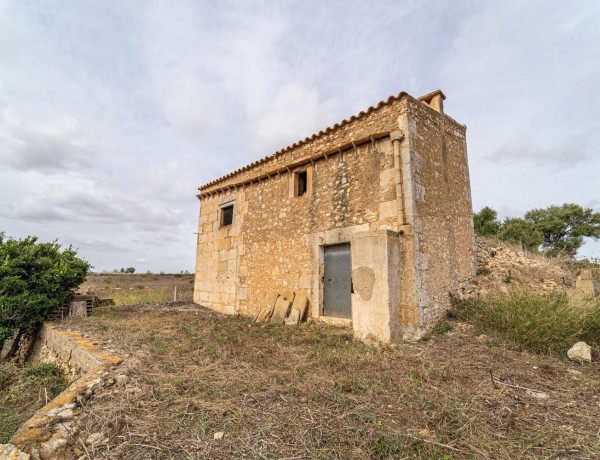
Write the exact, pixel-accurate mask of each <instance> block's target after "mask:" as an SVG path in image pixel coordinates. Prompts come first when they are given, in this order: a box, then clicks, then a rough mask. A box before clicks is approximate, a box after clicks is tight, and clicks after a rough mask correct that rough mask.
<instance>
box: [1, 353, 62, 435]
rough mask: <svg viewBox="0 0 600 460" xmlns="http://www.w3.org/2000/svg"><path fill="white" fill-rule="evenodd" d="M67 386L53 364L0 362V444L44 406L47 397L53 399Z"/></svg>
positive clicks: (58, 369) (60, 370) (60, 372)
mask: <svg viewBox="0 0 600 460" xmlns="http://www.w3.org/2000/svg"><path fill="white" fill-rule="evenodd" d="M67 384H68V382H67V379H66V378H65V374H64V372H63V371H62V369H60V368H59V367H57V366H54V365H52V364H45V363H39V364H34V365H30V364H28V365H25V366H17V365H15V364H13V363H0V443H6V442H8V440H9V439H10V437H11V436H12V435H13V433H14V432H15V431H16V429H17V428H18V427H19V426H20V425H21V424H22V423H23V422H25V421H26V420H27V419H28V418H29V417H31V416H32V415H33V414H34V413H35V411H36V410H38V409H40V408H41V407H42V406H44V405H45V404H46V402H47V400H46V396H47V397H48V399H52V398H54V397H55V396H57V395H58V394H59V393H60V392H61V391H63V390H64V389H65V388H66V387H67Z"/></svg>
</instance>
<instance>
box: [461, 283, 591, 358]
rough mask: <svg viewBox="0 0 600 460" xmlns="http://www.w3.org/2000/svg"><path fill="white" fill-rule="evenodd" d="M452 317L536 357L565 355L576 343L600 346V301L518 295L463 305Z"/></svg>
mask: <svg viewBox="0 0 600 460" xmlns="http://www.w3.org/2000/svg"><path fill="white" fill-rule="evenodd" d="M452 315H453V316H455V317H458V318H459V319H463V320H466V321H469V322H471V323H473V324H475V325H477V326H480V327H482V328H484V329H489V330H494V331H497V332H499V333H500V334H501V335H502V336H504V337H505V338H507V339H508V340H510V341H512V342H514V343H516V344H518V345H519V346H522V347H523V348H526V349H528V350H531V351H533V352H536V353H548V352H552V353H559V354H564V353H565V352H566V351H567V350H568V349H569V348H570V347H571V346H572V345H573V344H574V343H575V342H577V341H579V340H583V341H585V342H587V343H588V344H595V345H600V300H599V299H587V300H581V301H573V300H571V299H569V297H568V296H567V294H565V293H542V294H540V293H534V292H528V291H520V292H515V293H512V294H510V295H498V296H490V297H485V298H477V299H469V300H466V301H462V302H459V303H458V305H457V307H456V308H455V310H454V311H453V312H452Z"/></svg>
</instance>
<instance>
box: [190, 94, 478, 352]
mask: <svg viewBox="0 0 600 460" xmlns="http://www.w3.org/2000/svg"><path fill="white" fill-rule="evenodd" d="M442 100H443V94H441V92H434V93H431V94H430V95H427V96H425V97H423V98H421V100H417V99H414V98H412V97H411V96H409V95H407V94H405V93H401V94H400V95H399V96H398V97H394V98H390V99H388V101H386V102H382V103H380V104H379V105H378V106H377V107H376V108H373V107H371V108H369V110H367V111H366V112H361V113H360V114H359V115H358V116H356V117H352V118H351V119H350V120H344V121H343V122H342V123H341V124H339V125H335V126H334V127H332V128H328V129H327V130H325V131H322V132H320V133H319V134H316V135H314V136H312V138H310V139H308V138H307V139H305V140H304V141H301V142H299V143H297V144H294V145H293V146H291V147H288V148H286V149H283V150H281V151H279V152H277V153H276V154H274V155H271V156H269V157H266V158H264V159H262V160H259V161H258V162H255V163H254V164H252V165H249V166H247V167H244V168H242V169H241V170H238V171H235V172H233V173H231V174H229V175H227V176H225V177H224V178H221V179H219V180H216V181H214V182H211V183H209V184H207V185H205V186H203V187H201V189H200V190H201V192H200V195H199V198H200V201H201V204H200V216H199V224H198V246H197V253H196V281H195V290H194V301H195V302H197V303H200V304H202V305H206V306H208V307H210V308H213V309H215V310H218V311H222V312H226V313H241V314H251V315H252V314H255V313H256V312H257V311H258V309H259V305H260V302H261V301H262V299H264V297H265V296H266V294H267V292H269V291H278V292H281V291H285V290H292V291H294V292H296V293H297V294H298V295H305V296H307V297H308V299H309V315H310V316H312V317H313V318H322V314H323V312H322V299H323V283H322V277H323V274H324V258H323V253H324V246H326V245H329V244H338V243H348V242H350V243H351V256H352V266H353V270H354V268H356V270H354V271H353V276H352V281H353V283H355V284H359V285H362V284H363V282H365V281H368V280H370V278H371V275H370V274H367V272H368V271H369V270H371V271H372V273H371V272H369V273H371V274H372V275H373V276H372V278H373V280H372V282H373V286H375V287H374V291H373V292H375V291H376V293H375V294H374V295H372V296H371V297H370V298H369V299H367V298H366V297H363V296H362V295H361V294H357V293H354V295H353V296H352V309H353V317H352V322H353V325H354V329H355V333H356V334H357V335H358V336H359V337H361V338H369V337H371V336H373V337H377V338H380V339H383V340H386V341H395V340H399V338H400V337H404V338H418V337H421V336H422V335H423V334H424V333H426V332H428V331H429V330H431V328H432V327H433V326H434V324H435V322H436V321H437V320H438V319H439V317H440V316H441V315H442V314H443V312H444V311H445V309H446V308H447V307H448V306H449V296H448V292H449V291H450V290H452V289H454V288H455V287H456V286H457V285H458V283H459V281H461V280H462V279H464V278H466V277H468V276H470V275H472V274H474V267H475V264H474V239H473V225H472V217H471V216H472V207H471V195H470V184H469V173H468V163H467V155H466V140H465V131H466V128H465V127H464V126H463V125H460V124H458V123H457V122H455V121H454V120H453V119H452V118H450V117H448V116H447V115H445V114H444V113H443V112H442ZM298 173H306V176H307V177H308V179H309V184H308V189H307V193H306V194H304V195H302V196H294V190H295V182H294V180H295V179H294V178H295V177H296V175H297V174H298ZM231 203H233V204H234V210H235V212H234V219H233V224H232V225H229V226H227V227H223V226H221V225H220V220H219V218H220V217H219V215H220V211H219V210H220V208H222V207H223V206H225V205H227V204H231ZM361 235H362V236H361ZM364 235H370V236H369V237H365V236H364ZM363 237H364V238H366V239H361V238H363ZM352 241H354V243H353V244H352ZM365 248H368V249H365ZM361 267H363V268H361ZM375 268H377V269H375ZM369 282H370V281H369ZM367 284H368V283H367ZM365 292H366V291H364V290H363V293H365ZM367 297H368V296H367ZM355 313H356V314H355ZM323 319H324V318H323Z"/></svg>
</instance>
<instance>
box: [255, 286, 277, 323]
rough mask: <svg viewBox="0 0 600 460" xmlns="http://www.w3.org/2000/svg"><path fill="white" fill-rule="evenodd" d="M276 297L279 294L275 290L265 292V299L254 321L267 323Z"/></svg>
mask: <svg viewBox="0 0 600 460" xmlns="http://www.w3.org/2000/svg"><path fill="white" fill-rule="evenodd" d="M278 297H279V294H278V293H277V292H267V295H266V297H265V299H264V300H263V301H262V303H261V308H260V310H259V312H258V315H257V316H256V321H258V322H261V323H268V322H269V321H270V319H271V315H272V314H273V308H275V303H276V302H277V298H278Z"/></svg>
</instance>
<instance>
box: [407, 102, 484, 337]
mask: <svg viewBox="0 0 600 460" xmlns="http://www.w3.org/2000/svg"><path fill="white" fill-rule="evenodd" d="M405 126H406V131H407V132H406V136H407V141H408V144H409V145H410V156H411V163H412V182H413V189H412V190H413V192H412V193H413V197H412V199H413V203H414V204H413V206H414V218H413V222H412V223H413V230H414V236H415V238H414V244H415V247H414V266H415V290H416V297H417V302H418V308H419V316H418V324H414V323H413V324H412V327H413V334H414V335H415V336H417V337H418V336H421V335H422V334H423V333H424V332H428V331H429V330H431V328H432V327H433V325H435V323H436V322H437V321H438V320H439V319H440V317H441V316H442V315H443V314H444V312H445V311H446V309H447V308H449V306H450V303H449V302H450V299H449V294H448V293H449V292H450V291H452V290H454V289H455V288H457V287H458V283H459V281H462V280H464V279H465V278H467V277H469V276H472V275H474V274H475V257H474V233H473V222H472V204H471V189H470V181H469V169H468V161H467V150H466V137H465V135H466V127H465V126H463V125H460V124H458V123H457V122H455V121H454V120H452V118H450V117H448V116H447V115H445V114H443V113H440V112H437V111H435V110H433V109H431V108H429V107H427V106H426V105H424V104H421V103H418V102H414V101H409V110H408V112H407V120H406V124H405ZM414 319H416V318H414Z"/></svg>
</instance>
